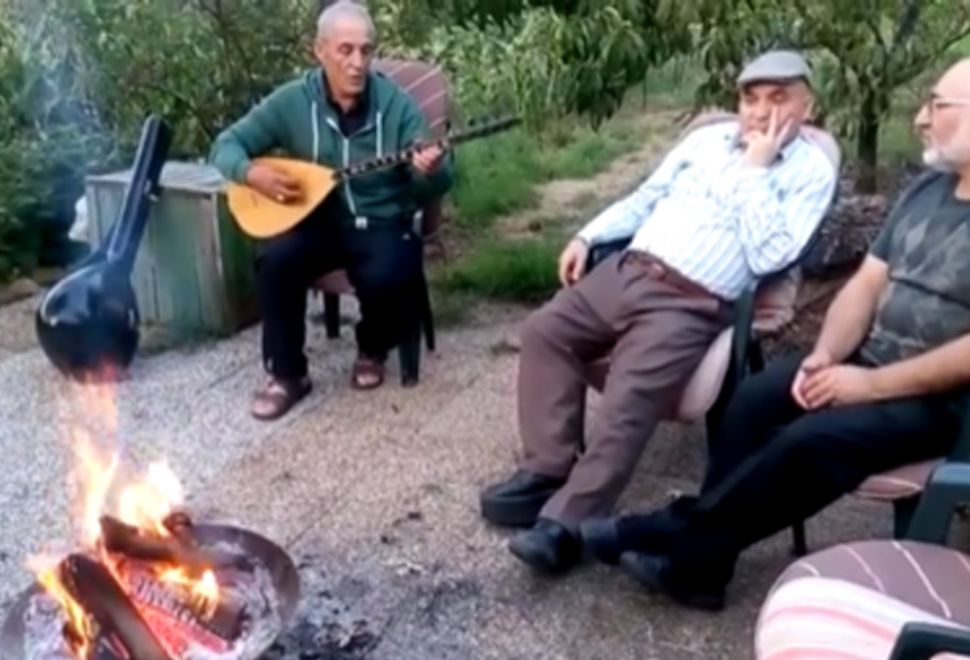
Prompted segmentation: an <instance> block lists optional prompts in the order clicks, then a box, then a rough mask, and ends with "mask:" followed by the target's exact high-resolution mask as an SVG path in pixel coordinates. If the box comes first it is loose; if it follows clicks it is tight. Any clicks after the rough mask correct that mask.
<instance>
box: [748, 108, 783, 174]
mask: <svg viewBox="0 0 970 660" xmlns="http://www.w3.org/2000/svg"><path fill="white" fill-rule="evenodd" d="M779 114H780V113H779V112H778V108H777V107H776V108H775V109H774V110H772V111H771V119H770V120H769V121H768V131H767V132H766V133H762V132H761V131H751V132H749V133H748V134H747V135H745V136H744V140H745V142H746V143H747V149H746V150H745V152H744V157H743V158H742V162H743V163H744V164H745V165H748V166H749V167H768V166H769V165H771V163H773V162H774V161H775V158H777V157H778V154H779V152H781V149H782V147H784V146H785V142H786V141H787V140H788V137H789V135H790V133H791V131H792V128H793V126H794V122H793V120H791V119H786V120H785V121H784V123H782V121H781V119H780V117H779Z"/></svg>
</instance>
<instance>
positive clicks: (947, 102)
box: [923, 94, 970, 115]
mask: <svg viewBox="0 0 970 660" xmlns="http://www.w3.org/2000/svg"><path fill="white" fill-rule="evenodd" d="M968 106H970V96H937V95H935V94H930V95H929V96H928V97H927V98H925V99H923V107H924V108H926V109H927V110H929V112H930V114H931V115H932V114H933V113H934V112H935V111H937V110H939V109H941V108H953V107H968Z"/></svg>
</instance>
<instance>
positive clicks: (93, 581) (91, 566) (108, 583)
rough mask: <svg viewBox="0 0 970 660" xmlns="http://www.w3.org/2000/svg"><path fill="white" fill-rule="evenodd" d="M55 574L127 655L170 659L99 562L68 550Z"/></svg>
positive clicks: (146, 658) (103, 631)
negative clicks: (68, 552) (68, 553)
mask: <svg viewBox="0 0 970 660" xmlns="http://www.w3.org/2000/svg"><path fill="white" fill-rule="evenodd" d="M58 574H59V577H60V581H61V583H62V584H63V585H64V588H65V589H67V591H68V593H70V594H71V597H72V598H73V599H74V600H75V601H76V602H77V604H78V605H80V606H81V607H82V608H83V609H84V611H85V612H86V613H87V615H88V616H90V617H91V619H92V620H93V621H94V622H95V624H96V626H97V628H98V630H99V631H100V633H101V634H103V635H106V636H110V637H111V638H112V641H113V642H116V643H117V644H118V645H120V646H121V647H122V648H123V649H124V651H125V653H127V655H128V657H130V658H138V660H171V659H170V658H169V657H168V654H167V653H166V651H165V649H164V648H163V647H162V645H161V644H160V643H159V642H158V640H157V639H156V638H155V636H154V634H153V633H152V631H151V628H149V627H148V624H147V623H145V620H144V619H143V618H142V616H141V614H140V613H139V612H138V609H137V608H136V607H135V605H134V603H132V601H131V600H130V599H129V598H128V596H126V595H125V592H124V590H123V589H122V588H121V586H120V585H119V584H118V583H117V582H116V581H115V579H114V577H113V576H112V575H111V572H110V571H108V569H107V568H106V567H105V566H104V565H103V564H101V563H100V562H98V561H96V560H94V559H92V558H90V557H88V556H87V555H81V554H71V555H68V556H67V557H66V558H65V559H64V560H63V561H61V563H60V565H59V566H58ZM99 646H100V645H99ZM84 660H88V659H87V658H85V659H84Z"/></svg>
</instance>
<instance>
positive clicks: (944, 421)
mask: <svg viewBox="0 0 970 660" xmlns="http://www.w3.org/2000/svg"><path fill="white" fill-rule="evenodd" d="M802 357H803V356H792V357H789V358H785V359H782V360H780V361H778V362H776V363H773V364H772V365H770V366H769V367H768V369H767V370H765V371H764V372H761V373H759V374H756V375H754V376H752V377H750V378H748V379H747V380H746V381H745V382H744V383H743V384H742V385H741V386H740V387H739V389H738V392H737V393H736V394H735V396H734V397H733V398H732V400H731V402H730V404H729V405H728V408H727V410H726V411H725V416H724V418H723V422H722V425H721V427H720V429H719V430H718V432H717V433H716V434H715V437H714V438H712V444H711V454H710V462H709V467H708V473H707V477H706V479H705V482H704V485H703V487H702V489H701V493H700V495H699V497H698V498H697V499H696V500H691V501H689V502H688V503H687V505H685V504H684V503H681V505H680V506H679V507H675V509H676V511H675V512H674V513H675V515H674V516H673V517H674V518H675V519H676V524H673V525H670V526H669V531H671V538H669V539H667V540H666V541H664V542H663V545H665V546H666V547H667V548H668V552H669V554H670V555H671V556H672V558H673V559H674V561H675V565H679V566H681V567H682V568H683V569H684V574H685V575H689V576H690V578H691V579H693V580H701V581H702V582H707V583H711V582H714V583H726V582H727V581H728V580H730V578H731V576H732V574H733V569H734V564H735V562H736V561H737V557H738V555H739V554H740V552H741V551H742V550H743V549H744V548H746V547H748V546H749V545H752V544H754V543H756V542H757V541H759V540H761V539H764V538H766V537H768V536H770V535H772V534H774V533H776V532H778V531H781V530H783V529H785V528H787V527H789V526H791V525H792V524H793V523H795V522H797V521H800V520H803V519H806V518H808V517H810V516H812V515H814V514H815V513H817V512H818V511H820V510H822V509H823V508H825V507H826V506H828V505H829V504H831V503H832V502H834V501H835V500H837V499H839V498H840V497H842V496H843V495H845V494H847V493H850V492H852V491H853V490H855V489H856V488H857V487H858V486H859V485H861V484H862V482H863V481H865V479H866V478H867V477H869V476H871V475H873V474H877V473H879V472H883V471H886V470H889V469H892V468H895V467H899V466H901V465H905V464H907V463H913V462H917V461H921V460H926V459H930V458H934V457H938V456H942V455H945V454H946V453H947V452H948V451H949V450H950V448H951V447H952V445H953V443H954V442H955V439H956V434H957V430H958V426H959V422H960V419H959V415H958V414H957V413H956V411H955V409H954V408H953V407H951V406H950V405H949V403H950V402H949V400H948V399H947V398H946V397H923V398H908V399H896V400H892V401H884V402H877V403H867V404H860V405H853V406H844V407H832V408H825V409H822V410H817V411H811V412H806V411H805V410H803V409H802V408H801V407H800V406H799V405H798V404H797V403H796V402H795V400H794V399H793V398H792V396H791V384H792V381H793V380H794V378H795V375H796V373H797V370H798V367H799V365H800V363H801V360H802ZM638 518H640V520H639V521H638ZM645 518H646V517H637V516H633V517H631V518H629V519H627V520H626V521H625V524H624V528H625V529H624V536H625V537H627V539H629V543H626V544H627V545H634V546H636V545H640V544H639V543H638V540H637V539H636V533H637V527H638V522H642V521H643V520H645ZM647 541H649V540H647ZM648 545H649V543H648Z"/></svg>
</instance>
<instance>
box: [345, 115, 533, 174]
mask: <svg viewBox="0 0 970 660" xmlns="http://www.w3.org/2000/svg"><path fill="white" fill-rule="evenodd" d="M521 121H522V120H521V119H520V118H519V117H508V118H505V119H496V120H493V121H477V122H472V123H470V124H469V125H468V127H467V128H464V129H462V130H460V131H452V132H449V133H448V134H447V135H445V136H444V137H442V138H439V139H437V140H434V141H432V142H422V143H421V144H420V145H418V146H414V147H410V148H408V149H405V150H403V151H398V152H396V153H393V154H389V155H387V156H383V157H381V158H374V159H372V160H365V161H363V162H361V163H357V164H356V165H350V166H349V167H344V168H342V169H339V170H337V171H335V172H334V178H335V179H336V180H337V181H343V180H345V179H350V178H352V177H355V176H359V175H361V174H367V173H369V172H375V171H377V170H383V169H388V168H391V167H395V166H397V165H401V164H402V163H407V162H408V161H410V160H411V157H412V156H413V155H414V154H415V152H416V151H418V149H419V148H421V149H426V148H428V147H430V146H434V145H437V146H438V147H441V148H444V147H445V146H446V145H447V146H449V147H452V146H455V145H457V144H460V143H462V142H468V141H469V140H475V139H478V138H482V137H486V136H488V135H493V134H495V133H499V132H501V131H505V130H508V129H510V128H512V127H513V126H516V125H517V124H519V123H520V122H521Z"/></svg>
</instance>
